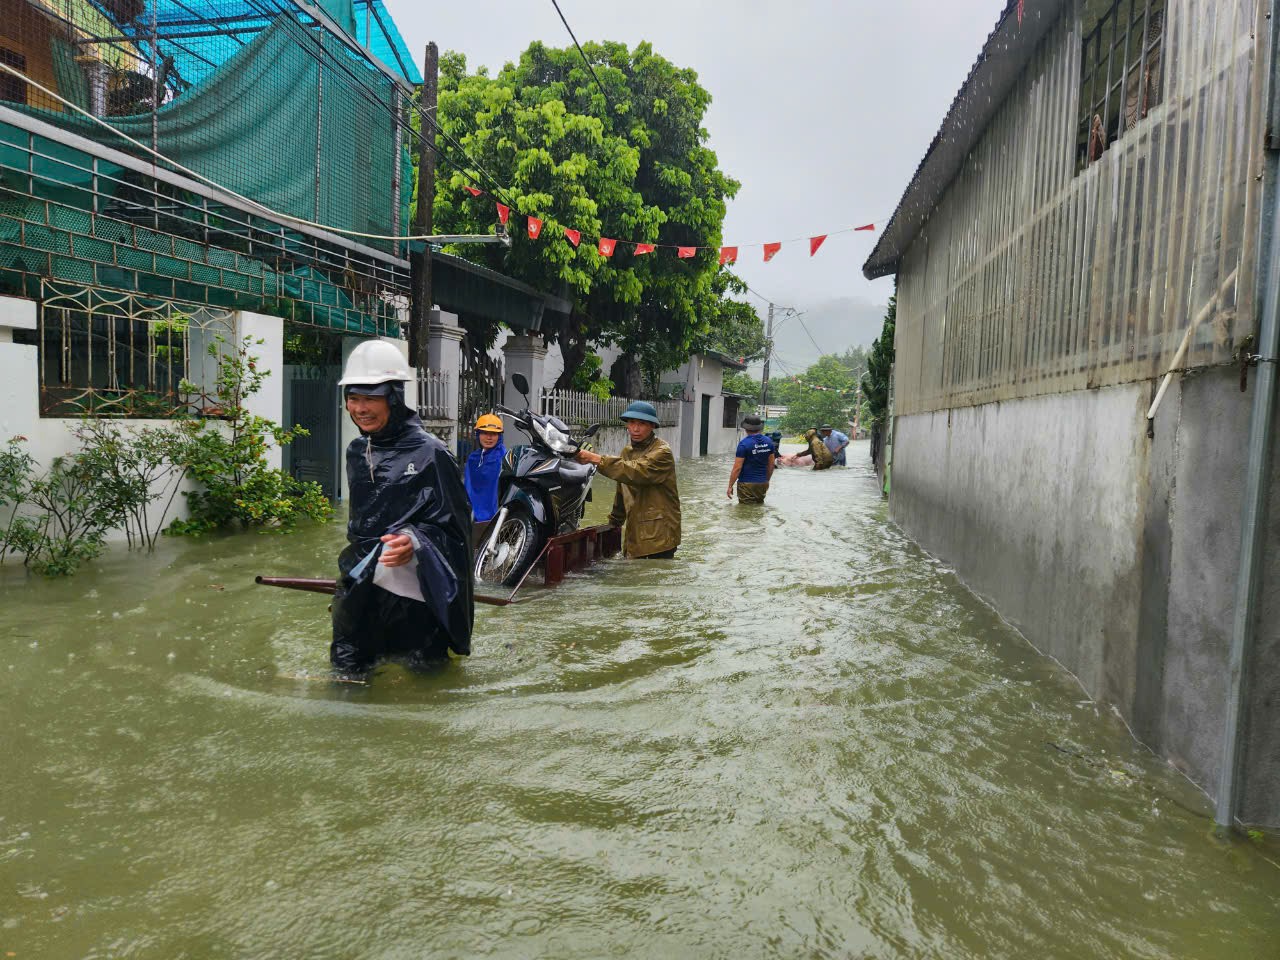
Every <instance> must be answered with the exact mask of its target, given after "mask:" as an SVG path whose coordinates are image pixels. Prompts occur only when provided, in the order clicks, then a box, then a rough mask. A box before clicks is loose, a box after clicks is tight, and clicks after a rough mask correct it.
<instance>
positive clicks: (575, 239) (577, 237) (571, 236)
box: [564, 227, 582, 247]
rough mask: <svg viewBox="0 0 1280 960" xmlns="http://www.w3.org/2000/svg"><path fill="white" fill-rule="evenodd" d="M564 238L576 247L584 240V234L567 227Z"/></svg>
mask: <svg viewBox="0 0 1280 960" xmlns="http://www.w3.org/2000/svg"><path fill="white" fill-rule="evenodd" d="M564 238H565V239H566V240H568V241H569V242H570V243H572V244H573V245H574V246H575V247H576V246H577V245H578V244H580V243H581V242H582V234H581V233H579V232H578V231H577V230H570V229H569V228H568V227H565V230H564Z"/></svg>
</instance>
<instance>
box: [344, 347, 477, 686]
mask: <svg viewBox="0 0 1280 960" xmlns="http://www.w3.org/2000/svg"><path fill="white" fill-rule="evenodd" d="M408 379H409V368H408V366H407V365H406V364H405V362H404V358H403V357H401V355H400V351H399V350H397V349H396V348H395V347H394V346H392V345H391V344H390V343H387V342H386V341H383V340H368V341H366V342H364V343H362V344H360V345H359V346H358V347H356V348H355V350H353V351H352V352H351V356H350V358H349V359H348V360H347V366H346V369H345V370H344V371H343V376H342V379H341V380H339V381H338V383H339V384H340V385H341V386H342V392H343V395H344V396H345V397H346V405H347V413H348V414H349V415H350V416H351V420H352V422H354V423H355V425H356V426H357V427H358V428H359V430H360V436H359V437H357V438H356V439H355V440H352V441H351V444H350V446H348V447H347V490H348V493H349V498H348V500H349V503H350V509H351V517H350V520H349V521H348V523H347V547H346V549H344V550H343V551H342V554H341V555H340V556H339V557H338V571H339V574H340V575H339V577H338V584H337V590H336V592H335V593H334V595H333V643H332V644H331V645H330V647H329V660H330V662H331V663H332V664H333V666H334V669H336V670H338V671H339V672H341V673H343V674H347V675H361V674H364V673H367V672H368V671H369V670H371V669H372V668H373V667H374V665H375V664H376V663H377V661H378V660H379V659H382V658H384V657H393V656H403V657H406V658H408V659H409V661H410V662H411V663H412V664H414V665H417V664H420V663H422V662H425V661H430V660H437V659H441V658H443V657H445V656H447V654H448V651H452V652H453V653H455V654H458V655H460V656H466V655H468V654H470V653H471V625H472V618H473V614H474V606H473V597H472V581H471V504H470V502H469V501H468V500H467V492H466V490H465V489H464V488H463V485H462V477H461V476H459V472H458V465H457V463H456V461H454V459H453V457H451V456H449V452H448V450H447V449H445V445H444V444H443V443H441V442H440V441H439V440H437V439H436V438H435V437H433V436H431V435H430V434H429V433H427V432H426V430H424V429H423V428H422V422H421V421H420V420H419V419H418V415H417V414H416V413H414V412H413V411H412V410H410V409H409V407H408V406H406V404H405V400H404V385H405V381H407V380H408Z"/></svg>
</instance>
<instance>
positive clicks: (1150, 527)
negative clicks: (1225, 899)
mask: <svg viewBox="0 0 1280 960" xmlns="http://www.w3.org/2000/svg"><path fill="white" fill-rule="evenodd" d="M1150 399H1151V388H1150V385H1149V384H1146V383H1142V384H1130V385H1123V386H1116V387H1109V388H1104V389H1100V390H1089V391H1077V392H1074V393H1068V394H1061V395H1056V396H1045V397H1035V398H1027V399H1019V400H1011V401H1005V402H1000V403H991V404H985V405H983V406H977V407H964V408H958V409H954V410H938V411H934V412H931V413H921V414H915V415H912V416H900V417H898V418H897V421H896V424H895V436H894V441H895V445H894V455H893V456H894V463H893V484H892V494H891V499H890V510H891V516H892V518H893V519H894V520H895V521H896V522H897V523H899V524H900V525H901V527H902V528H903V530H904V531H905V532H906V533H907V534H908V535H909V536H911V537H912V538H914V539H915V540H916V541H917V542H919V543H920V544H921V546H923V547H924V548H925V549H926V550H928V551H929V552H931V553H933V554H935V555H936V556H938V557H940V558H941V559H943V560H945V561H946V562H947V563H949V564H951V565H952V566H954V567H955V569H956V571H957V573H958V574H959V575H960V576H961V578H963V579H964V580H965V582H966V583H968V584H969V585H970V586H971V587H972V588H973V589H974V590H975V591H976V592H977V593H979V594H981V595H983V596H985V597H987V598H988V599H990V600H991V602H992V603H993V604H994V605H995V606H996V607H997V609H999V610H1000V612H1001V613H1002V614H1003V615H1004V616H1005V617H1007V618H1008V619H1009V620H1010V621H1011V622H1012V623H1013V624H1014V625H1015V626H1017V627H1018V628H1019V629H1020V630H1021V631H1022V632H1023V633H1024V634H1025V635H1026V637H1027V638H1028V639H1029V640H1030V641H1031V642H1032V643H1033V644H1034V645H1035V646H1036V647H1037V648H1038V649H1040V650H1041V651H1043V652H1045V653H1047V654H1049V655H1051V656H1053V657H1055V658H1057V659H1058V660H1059V661H1061V663H1062V664H1063V665H1064V666H1065V667H1066V668H1067V669H1069V670H1070V671H1072V672H1073V673H1074V674H1075V675H1076V676H1078V677H1079V678H1080V681H1081V682H1082V683H1083V685H1084V686H1085V688H1086V689H1087V690H1088V691H1089V692H1090V694H1091V695H1092V696H1094V697H1096V698H1098V699H1100V700H1103V701H1105V702H1107V703H1110V704H1113V705H1114V706H1115V707H1116V708H1117V709H1118V710H1119V712H1120V713H1121V715H1122V716H1123V717H1124V718H1125V719H1126V720H1127V721H1128V722H1129V723H1130V724H1131V726H1132V727H1133V729H1134V731H1135V733H1136V734H1137V735H1138V736H1139V737H1140V738H1141V739H1142V740H1143V741H1144V742H1146V743H1147V744H1148V745H1149V746H1151V747H1152V748H1153V749H1154V750H1156V751H1157V752H1158V753H1160V754H1161V755H1163V756H1165V757H1167V758H1168V759H1169V760H1170V762H1172V763H1173V764H1174V765H1175V766H1177V767H1178V768H1179V769H1181V770H1183V771H1185V772H1186V773H1187V774H1188V776H1190V777H1191V778H1192V779H1193V780H1194V781H1195V782H1196V783H1198V784H1200V785H1201V786H1203V787H1204V788H1205V789H1206V790H1207V791H1208V792H1209V793H1210V794H1213V793H1214V792H1215V791H1216V784H1217V776H1218V766H1219V755H1220V752H1221V747H1222V744H1221V740H1222V725H1223V704H1224V701H1225V691H1226V683H1227V678H1226V676H1225V673H1226V664H1227V652H1228V647H1229V639H1230V633H1231V623H1232V611H1233V603H1234V590H1235V572H1236V566H1237V551H1238V549H1239V540H1240V524H1241V501H1240V497H1241V493H1242V485H1241V478H1240V472H1241V469H1242V465H1243V462H1244V455H1245V445H1246V439H1247V436H1248V405H1249V395H1248V394H1247V393H1246V394H1242V393H1240V390H1239V373H1238V370H1237V369H1234V368H1225V369H1224V368H1216V369H1212V370H1208V371H1205V372H1202V373H1201V374H1199V375H1194V376H1193V375H1188V376H1187V377H1185V378H1184V379H1183V380H1182V381H1181V382H1176V383H1175V384H1174V385H1173V386H1172V388H1171V389H1170V391H1169V393H1168V394H1167V396H1166V397H1165V400H1164V402H1163V404H1162V406H1161V408H1160V411H1159V414H1158V416H1157V418H1156V427H1155V437H1154V439H1148V437H1147V435H1146V420H1145V412H1146V407H1147V405H1148V404H1149V402H1150ZM1272 477H1273V480H1272V489H1273V490H1276V489H1277V488H1278V487H1280V469H1276V468H1273V473H1272ZM1271 531H1272V538H1271V541H1270V544H1271V546H1272V551H1271V554H1270V556H1269V560H1268V562H1269V567H1268V570H1269V571H1271V572H1272V573H1273V574H1275V573H1280V549H1276V548H1277V545H1280V536H1277V535H1276V534H1277V533H1280V531H1278V530H1277V520H1276V518H1275V517H1274V516H1273V517H1272V519H1271ZM1270 582H1273V583H1274V582H1276V581H1275V580H1274V579H1272V580H1271V581H1270ZM1264 592H1265V591H1264ZM1271 593H1275V591H1271ZM1267 604H1268V608H1267V610H1264V616H1263V617H1261V618H1260V623H1261V624H1262V633H1261V634H1260V636H1259V640H1260V643H1259V647H1258V650H1257V656H1256V657H1255V658H1254V664H1253V666H1254V671H1253V685H1252V689H1251V694H1250V699H1249V711H1248V718H1249V724H1250V730H1251V734H1250V744H1251V747H1250V750H1251V753H1250V755H1249V756H1247V757H1246V766H1247V767H1248V769H1249V776H1248V780H1247V781H1246V784H1245V787H1244V798H1243V799H1244V805H1243V808H1242V816H1243V817H1244V818H1245V819H1248V820H1252V821H1254V822H1265V823H1270V824H1275V823H1280V760H1278V759H1277V758H1276V757H1274V756H1272V754H1274V752H1275V751H1274V747H1273V745H1274V744H1275V743H1276V742H1280V740H1277V737H1280V715H1278V711H1277V706H1276V701H1277V699H1278V697H1277V694H1278V693H1280V626H1278V624H1280V620H1277V619H1276V617H1275V616H1266V614H1267V613H1271V614H1275V613H1277V612H1280V611H1277V610H1276V607H1277V605H1278V604H1280V601H1278V600H1276V599H1275V598H1274V597H1268V599H1267ZM1268 744H1270V745H1272V746H1271V748H1270V749H1271V752H1270V753H1266V751H1267V750H1268ZM1264 754H1266V756H1267V757H1269V759H1268V760H1267V761H1266V762H1262V759H1261V758H1262V756H1263V755H1264Z"/></svg>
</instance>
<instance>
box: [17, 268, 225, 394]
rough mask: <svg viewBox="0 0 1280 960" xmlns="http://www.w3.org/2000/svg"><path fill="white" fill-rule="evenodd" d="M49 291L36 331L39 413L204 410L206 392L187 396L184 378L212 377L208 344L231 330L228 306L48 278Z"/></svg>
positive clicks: (206, 378)
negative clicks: (189, 302)
mask: <svg viewBox="0 0 1280 960" xmlns="http://www.w3.org/2000/svg"><path fill="white" fill-rule="evenodd" d="M45 294H46V295H45V299H44V300H43V302H42V303H41V305H40V321H39V330H38V346H39V350H40V354H39V356H40V415H41V416H44V417H76V416H99V417H134V418H137V417H144V418H146V417H150V418H165V417H171V416H175V415H177V414H179V413H185V412H192V411H195V410H201V411H205V408H206V407H207V406H208V402H207V399H208V398H205V397H203V396H200V397H192V396H187V395H185V394H184V392H183V390H182V389H181V385H182V382H183V381H184V380H190V379H194V380H198V381H201V382H207V381H209V380H210V376H209V374H210V372H211V371H209V370H205V369H204V366H205V360H206V357H207V347H208V345H209V344H210V343H213V342H215V340H214V338H215V337H216V336H218V335H221V336H223V337H224V339H225V338H226V337H228V336H229V334H230V332H231V330H232V324H231V315H230V313H227V312H225V311H219V310H211V309H209V308H207V307H197V306H188V305H184V304H178V303H173V302H171V301H167V300H154V299H150V298H143V297H139V296H136V295H133V294H129V293H124V292H118V291H114V290H103V289H100V288H96V287H88V288H85V287H81V288H68V287H65V286H63V285H54V284H46V286H45ZM193 367H194V368H195V369H193ZM205 412H207V411H205Z"/></svg>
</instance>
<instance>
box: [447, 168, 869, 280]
mask: <svg viewBox="0 0 1280 960" xmlns="http://www.w3.org/2000/svg"><path fill="white" fill-rule="evenodd" d="M462 189H463V190H465V191H466V192H467V193H469V194H471V196H472V197H482V196H484V195H485V192H484V191H483V190H481V189H480V188H479V187H473V186H470V185H464V186H463V188H462ZM494 206H495V207H496V208H497V211H498V222H499V223H501V224H502V225H503V226H504V227H505V226H508V225H509V224H510V222H511V207H509V206H508V205H507V204H505V203H498V202H496V201H495V202H494ZM524 220H525V233H526V234H527V235H528V237H529V239H530V240H537V239H539V238H540V237H541V236H542V230H543V227H544V226H545V225H546V221H545V220H544V219H542V218H541V217H534V216H525V218H524ZM875 229H876V225H875V224H874V223H865V224H863V225H862V226H860V227H846V228H844V229H843V230H832V231H829V232H828V233H821V234H817V235H815V236H812V237H808V238H805V237H797V238H795V240H793V241H790V242H796V241H798V240H804V239H808V241H809V256H811V257H812V256H813V255H814V254H816V253H817V252H818V248H820V247H821V246H822V244H823V243H824V242H825V241H826V240H827V238H828V237H831V236H835V235H837V234H841V233H861V232H864V231H865V232H874V231H875ZM561 232H562V233H563V234H564V238H565V239H566V240H568V241H569V242H570V243H571V244H573V245H574V247H578V246H580V245H581V244H582V241H583V239H584V236H583V234H582V232H581V231H580V230H574V229H571V228H569V227H562V228H561ZM585 239H587V240H592V239H594V240H595V241H596V243H595V247H596V251H597V252H598V253H599V254H600V256H602V257H612V256H613V255H614V252H615V251H616V250H617V249H618V245H619V244H624V245H626V246H629V247H631V253H632V255H633V256H637V257H638V256H643V255H645V254H650V253H656V252H657V251H658V250H674V251H675V254H676V256H677V257H678V258H680V259H681V260H686V259H688V258H690V257H693V256H696V255H697V253H698V251H699V250H718V251H719V256H720V265H721V266H722V267H723V266H727V265H729V264H732V263H737V262H738V252H739V250H740V249H742V248H744V247H746V248H750V247H761V248H763V251H764V262H765V263H768V262H769V261H770V260H772V259H773V258H774V257H775V256H777V254H778V251H779V250H781V249H782V241H774V242H771V243H748V244H736V245H731V246H729V245H726V246H722V247H697V246H692V247H685V246H680V245H678V244H672V243H642V242H639V241H633V240H617V239H615V238H613V237H594V238H592V237H586V238H585Z"/></svg>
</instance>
